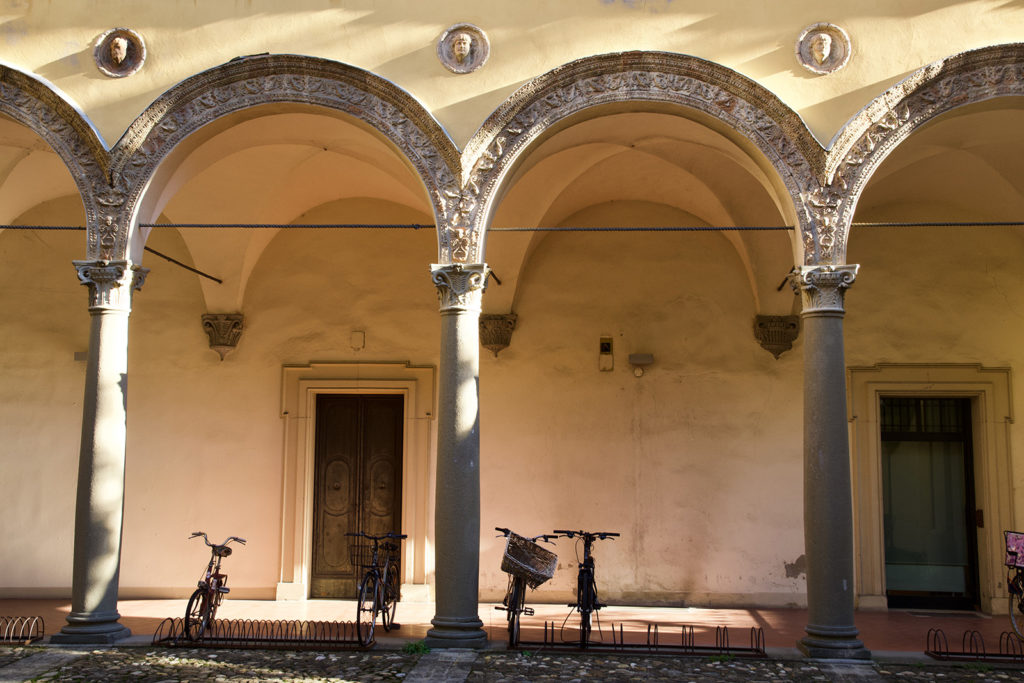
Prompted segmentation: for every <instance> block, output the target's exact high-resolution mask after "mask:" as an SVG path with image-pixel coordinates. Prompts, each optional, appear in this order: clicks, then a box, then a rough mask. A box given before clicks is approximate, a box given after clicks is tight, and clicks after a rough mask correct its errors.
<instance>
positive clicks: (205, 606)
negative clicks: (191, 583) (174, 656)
mask: <svg viewBox="0 0 1024 683" xmlns="http://www.w3.org/2000/svg"><path fill="white" fill-rule="evenodd" d="M209 614H210V608H209V599H208V598H207V593H206V589H204V588H197V589H195V590H194V591H193V592H192V596H191V597H190V598H189V599H188V605H187V606H186V607H185V624H184V628H183V630H184V633H185V637H186V638H188V639H189V640H198V639H199V638H201V637H202V636H203V633H205V632H206V627H207V625H208V624H209V619H210V617H209Z"/></svg>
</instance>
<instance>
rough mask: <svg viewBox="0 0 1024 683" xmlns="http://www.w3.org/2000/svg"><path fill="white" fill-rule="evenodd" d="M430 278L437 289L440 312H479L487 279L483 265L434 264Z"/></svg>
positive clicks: (485, 266)
mask: <svg viewBox="0 0 1024 683" xmlns="http://www.w3.org/2000/svg"><path fill="white" fill-rule="evenodd" d="M430 276H431V278H432V279H433V281H434V286H435V287H437V296H438V298H439V299H440V301H441V312H442V313H443V312H445V311H477V312H479V311H480V305H481V301H482V295H483V292H484V284H485V281H486V279H487V264H485V263H467V264H462V263H454V264H450V265H439V264H434V265H433V266H431V270H430Z"/></svg>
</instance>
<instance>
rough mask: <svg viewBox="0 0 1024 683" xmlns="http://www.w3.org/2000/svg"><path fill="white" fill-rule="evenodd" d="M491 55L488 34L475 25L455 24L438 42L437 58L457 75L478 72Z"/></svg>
mask: <svg viewBox="0 0 1024 683" xmlns="http://www.w3.org/2000/svg"><path fill="white" fill-rule="evenodd" d="M490 54H491V46H490V43H488V42H487V34H486V33H484V32H483V31H482V30H481V29H479V28H477V27H476V26H473V24H455V25H454V26H452V27H451V28H449V29H448V30H447V31H445V32H444V34H443V35H442V36H441V40H439V41H437V58H438V59H440V60H441V63H442V64H444V66H445V68H446V69H448V70H449V71H451V72H453V73H457V74H468V73H470V72H471V71H476V70H477V69H479V68H480V67H482V66H483V65H484V62H486V61H487V57H489V56H490Z"/></svg>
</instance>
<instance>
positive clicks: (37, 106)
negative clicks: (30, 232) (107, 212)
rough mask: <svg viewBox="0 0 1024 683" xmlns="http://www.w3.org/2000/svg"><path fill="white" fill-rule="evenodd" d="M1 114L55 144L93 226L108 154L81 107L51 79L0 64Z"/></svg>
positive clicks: (100, 202) (100, 205)
mask: <svg viewBox="0 0 1024 683" xmlns="http://www.w3.org/2000/svg"><path fill="white" fill-rule="evenodd" d="M0 113H2V114H5V115H6V116H9V117H10V118H11V119H13V120H15V121H17V122H18V123H20V124H22V125H24V126H25V127H26V128H29V129H30V130H32V131H33V132H34V133H36V134H37V135H38V136H39V137H41V138H42V139H43V140H44V141H45V142H46V143H47V144H48V145H50V147H51V148H53V150H54V152H55V153H56V154H57V156H59V157H60V159H61V160H62V161H63V162H64V164H65V166H67V168H68V171H69V172H70V173H71V177H72V178H73V179H74V182H75V185H76V186H77V187H78V192H79V195H80V196H81V198H82V202H83V205H84V209H85V217H86V222H87V225H90V226H95V225H97V218H98V216H99V215H100V213H101V212H102V211H103V208H104V207H103V202H104V201H105V200H106V199H107V195H106V193H104V192H102V188H104V187H106V185H107V181H106V179H107V174H108V171H109V160H110V156H109V153H108V152H107V148H106V146H105V144H104V142H103V140H102V139H101V138H100V136H99V134H98V133H97V132H96V130H95V129H94V128H93V127H92V124H90V123H89V121H88V120H87V119H86V118H85V116H84V115H83V114H82V112H81V111H80V110H79V109H78V108H77V107H75V106H74V105H73V104H71V102H70V101H69V100H68V99H66V98H65V97H64V96H62V95H61V94H60V93H59V91H57V89H56V88H55V87H54V86H52V85H51V84H49V83H46V82H45V81H43V80H41V79H38V78H35V77H33V76H30V75H28V74H25V73H23V72H21V71H18V70H17V69H13V68H11V67H9V66H6V65H2V64H0ZM97 190H99V191H97ZM96 239H97V235H95V234H92V235H90V242H89V244H90V245H91V244H93V241H94V240H96ZM90 250H91V247H90Z"/></svg>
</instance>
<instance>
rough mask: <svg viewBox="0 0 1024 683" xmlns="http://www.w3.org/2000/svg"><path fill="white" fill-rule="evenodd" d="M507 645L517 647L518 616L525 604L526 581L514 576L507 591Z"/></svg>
mask: <svg viewBox="0 0 1024 683" xmlns="http://www.w3.org/2000/svg"><path fill="white" fill-rule="evenodd" d="M507 599H508V611H507V612H506V614H507V616H508V646H509V647H510V648H516V647H519V617H520V615H522V613H523V605H525V604H526V582H525V581H524V580H523V579H521V578H519V577H515V578H513V579H512V587H511V588H510V589H509V593H508V598H507Z"/></svg>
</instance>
